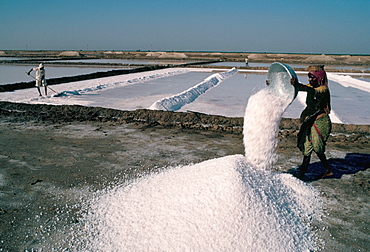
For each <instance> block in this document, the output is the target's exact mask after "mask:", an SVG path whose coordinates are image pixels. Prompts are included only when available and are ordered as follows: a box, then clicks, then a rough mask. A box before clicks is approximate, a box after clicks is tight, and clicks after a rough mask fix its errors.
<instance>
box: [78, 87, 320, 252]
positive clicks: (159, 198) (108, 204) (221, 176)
mask: <svg viewBox="0 0 370 252" xmlns="http://www.w3.org/2000/svg"><path fill="white" fill-rule="evenodd" d="M288 104H289V102H287V101H277V100H276V97H274V96H271V95H269V94H268V92H267V91H266V90H262V91H260V92H259V93H257V94H256V95H254V96H252V97H251V98H250V100H249V103H248V107H247V109H246V115H245V118H246V119H245V122H246V125H245V130H244V133H245V134H246V136H245V137H244V141H245V146H246V151H245V153H246V157H245V156H242V155H233V156H226V157H223V158H218V159H212V160H208V161H205V162H202V163H198V164H195V165H188V166H181V167H175V168H169V169H166V170H165V171H162V172H160V173H157V174H152V175H148V176H146V177H144V178H142V179H140V180H138V181H135V182H132V183H131V184H129V185H125V186H118V187H116V188H114V189H113V190H110V191H107V192H104V193H102V194H101V195H100V197H97V198H96V199H94V200H93V201H92V202H91V206H90V209H89V210H88V213H87V214H86V216H85V218H84V220H82V223H84V229H83V230H82V234H79V236H80V238H79V240H84V242H83V245H82V244H80V245H78V246H76V247H78V249H80V250H84V249H85V250H91V251H93V250H98V251H314V250H317V249H318V245H317V244H316V241H315V239H316V238H315V236H314V234H313V233H312V231H311V229H310V221H312V219H313V218H314V217H315V216H314V213H316V214H317V213H319V210H320V202H319V200H317V196H318V195H317V192H316V191H315V190H314V189H313V187H311V186H309V185H306V184H304V183H303V182H301V181H300V180H297V179H296V178H294V177H292V176H291V175H289V174H281V173H274V172H272V171H271V170H270V169H271V167H272V165H273V163H274V160H275V155H274V151H275V147H276V132H277V128H278V124H279V122H280V118H281V114H282V113H283V112H284V110H285V108H286V107H287V106H288ZM275 112H276V113H275Z"/></svg>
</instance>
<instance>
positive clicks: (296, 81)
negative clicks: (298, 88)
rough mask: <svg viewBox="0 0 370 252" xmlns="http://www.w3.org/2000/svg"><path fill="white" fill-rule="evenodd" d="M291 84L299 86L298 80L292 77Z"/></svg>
mask: <svg viewBox="0 0 370 252" xmlns="http://www.w3.org/2000/svg"><path fill="white" fill-rule="evenodd" d="M290 84H291V85H295V84H298V80H297V79H296V78H294V77H292V78H291V79H290Z"/></svg>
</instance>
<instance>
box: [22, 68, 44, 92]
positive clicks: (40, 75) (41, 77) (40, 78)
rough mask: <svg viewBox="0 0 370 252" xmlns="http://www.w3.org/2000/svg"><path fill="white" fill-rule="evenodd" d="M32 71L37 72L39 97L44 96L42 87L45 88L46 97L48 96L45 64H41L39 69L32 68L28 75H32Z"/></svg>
mask: <svg viewBox="0 0 370 252" xmlns="http://www.w3.org/2000/svg"><path fill="white" fill-rule="evenodd" d="M32 71H35V72H36V77H35V79H36V87H37V90H38V91H39V95H40V96H42V94H41V90H40V87H41V86H44V87H45V95H48V89H47V84H46V79H45V68H44V64H42V63H40V65H39V66H38V67H35V68H32V69H31V70H30V71H28V72H27V74H28V75H30V74H31V72H32Z"/></svg>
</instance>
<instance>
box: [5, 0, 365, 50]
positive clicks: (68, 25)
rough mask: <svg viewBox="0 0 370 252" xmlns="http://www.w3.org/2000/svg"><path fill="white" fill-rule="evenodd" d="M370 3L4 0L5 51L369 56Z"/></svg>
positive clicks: (351, 0)
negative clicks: (278, 53) (200, 52)
mask: <svg viewBox="0 0 370 252" xmlns="http://www.w3.org/2000/svg"><path fill="white" fill-rule="evenodd" d="M369 13H370V0H348V1H347V0H342V1H341V0H335V1H334V0H320V1H318V0H280V1H274V0H252V1H249V0H234V1H226V0H223V1H219V0H121V1H120V0H95V1H94V0H74V1H72V0H44V1H40V0H32V1H29V0H23V1H21V0H0V50H17V49H29V50H51V49H57V50H86V49H89V50H143V51H144V50H153V51H156V50H165V51H172V50H174V51H233V52H287V53H325V54H370V18H369Z"/></svg>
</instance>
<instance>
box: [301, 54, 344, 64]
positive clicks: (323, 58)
mask: <svg viewBox="0 0 370 252" xmlns="http://www.w3.org/2000/svg"><path fill="white" fill-rule="evenodd" d="M304 61H307V62H335V61H337V60H336V59H334V58H333V57H331V56H328V55H325V54H322V55H312V56H309V57H307V59H305V60H304Z"/></svg>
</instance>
